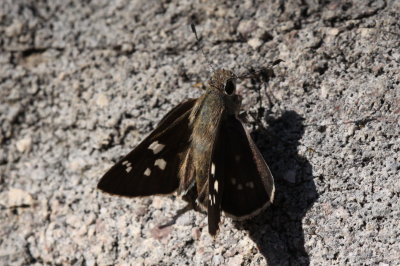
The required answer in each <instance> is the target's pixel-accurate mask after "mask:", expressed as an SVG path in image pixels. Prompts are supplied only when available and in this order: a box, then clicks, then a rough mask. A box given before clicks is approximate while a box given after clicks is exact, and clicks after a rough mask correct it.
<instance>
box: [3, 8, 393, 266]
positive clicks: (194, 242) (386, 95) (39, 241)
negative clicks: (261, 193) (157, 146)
mask: <svg viewBox="0 0 400 266" xmlns="http://www.w3.org/2000/svg"><path fill="white" fill-rule="evenodd" d="M399 14H400V1H395V0H387V1H383V0H382V1H364V0H358V1H357V0H353V1H352V0H348V1H340V0H337V1H312V0H305V1H294V0H293V1H292V0H290V1H278V0H276V1H236V2H233V1H232V2H229V1H227V2H226V3H223V2H222V1H175V0H172V1H152V0H151V1H146V0H143V1H140V0H139V1H124V0H118V1H104V0H103V1H97V0H95V1H68V0H67V1H61V0H57V1H28V0H19V1H11V0H3V1H1V4H0V49H1V52H0V143H1V152H0V235H1V237H0V264H2V265H26V264H36V265H42V264H60V265H61V264H62V265H68V264H73V265H82V264H83V265H110V264H119V265H121V264H131V265H159V264H162V265H265V264H268V265H346V264H347V265H381V266H384V265H398V264H399V263H400V219H399V218H400V212H399V211H400V204H399V197H400V182H399V170H400V157H399V152H400V140H399V132H400V125H399V116H400V84H399V82H400V49H399V47H400V30H399V25H400V24H399V21H400V15H399ZM191 22H194V23H196V24H197V30H198V32H199V34H200V35H201V38H202V43H201V44H202V47H204V52H205V53H206V54H207V57H208V58H209V60H211V61H212V62H213V64H214V65H215V66H216V67H219V68H222V67H224V68H229V69H233V70H234V71H236V72H238V73H239V72H242V71H245V70H246V69H248V68H251V67H253V68H259V67H263V66H268V65H271V63H272V62H274V61H275V60H277V59H281V60H283V61H282V62H280V63H279V64H278V65H276V66H274V72H275V77H274V78H273V79H271V81H270V82H269V83H268V84H266V85H265V84H257V83H255V84H252V82H251V81H250V80H247V81H243V82H241V83H239V84H238V86H239V93H240V94H241V95H242V96H243V97H244V98H245V100H244V104H243V109H245V110H246V111H247V112H248V113H249V114H251V113H255V112H256V111H257V108H258V104H257V102H258V100H257V99H258V93H257V91H256V90H253V87H258V88H259V89H261V96H262V104H263V106H264V107H265V113H264V114H263V116H262V120H261V122H262V123H263V124H264V127H265V128H264V129H261V128H260V127H258V126H257V125H256V124H255V123H254V122H253V121H252V119H249V122H250V123H249V129H251V130H252V134H253V137H254V139H255V140H256V142H257V144H258V146H259V148H260V150H261V151H262V153H263V155H264V157H265V160H266V161H267V163H268V164H269V165H270V168H271V171H272V173H273V174H274V176H275V180H276V189H277V190H276V200H275V203H274V205H273V206H272V207H271V208H269V209H268V210H266V211H265V212H263V213H262V214H261V215H259V216H257V217H256V218H254V219H252V220H250V221H247V222H244V223H234V222H232V221H231V220H230V219H229V218H224V219H223V223H222V224H221V231H220V232H219V234H218V235H217V237H216V238H215V239H214V238H212V237H210V236H209V235H208V233H207V220H206V216H205V215H203V214H201V213H195V212H193V211H191V212H188V213H186V214H185V215H183V216H182V217H181V218H179V219H178V220H177V223H176V224H175V225H173V226H171V227H167V228H165V229H163V230H159V229H157V226H158V225H159V224H162V223H163V222H165V221H168V220H169V219H170V217H172V216H173V215H174V214H175V213H176V211H177V210H178V209H179V208H181V207H183V206H184V202H183V201H182V200H181V199H179V198H176V197H175V196H168V197H149V198H139V199H126V198H119V197H112V196H109V195H106V194H103V193H101V192H100V191H97V190H96V184H97V182H98V180H99V179H100V177H101V176H102V174H104V172H105V171H106V170H107V169H108V168H109V167H110V166H111V165H112V164H113V162H115V161H116V160H118V159H119V158H120V157H121V156H122V155H124V154H126V153H127V152H129V151H130V150H131V149H132V148H134V147H135V146H136V145H137V144H138V143H139V141H140V140H141V139H143V138H144V137H145V136H146V134H148V133H149V132H150V131H151V130H152V129H154V127H155V126H156V124H157V122H158V121H160V119H161V118H162V116H163V115H164V114H165V113H166V112H167V111H169V110H170V109H171V108H172V107H173V106H175V105H176V104H177V103H179V102H180V101H182V100H183V99H185V98H187V97H195V96H198V95H200V94H201V93H202V91H201V90H200V89H199V88H198V87H199V86H195V84H197V83H199V82H206V80H207V78H208V77H209V74H210V73H209V66H208V64H207V62H206V60H205V58H204V57H203V56H202V54H201V52H199V49H198V46H196V43H195V38H194V36H193V34H192V33H191V31H190V28H189V26H188V25H189V24H190V23H191ZM267 96H268V97H267Z"/></svg>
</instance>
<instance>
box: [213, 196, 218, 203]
mask: <svg viewBox="0 0 400 266" xmlns="http://www.w3.org/2000/svg"><path fill="white" fill-rule="evenodd" d="M213 200H214V204H215V203H216V202H217V201H216V200H215V195H213Z"/></svg>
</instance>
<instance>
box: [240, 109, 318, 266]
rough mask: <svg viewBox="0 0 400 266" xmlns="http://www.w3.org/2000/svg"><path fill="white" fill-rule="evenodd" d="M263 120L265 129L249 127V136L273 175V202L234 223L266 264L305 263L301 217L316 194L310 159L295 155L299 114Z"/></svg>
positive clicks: (301, 131)
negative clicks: (249, 239)
mask: <svg viewBox="0 0 400 266" xmlns="http://www.w3.org/2000/svg"><path fill="white" fill-rule="evenodd" d="M267 123H268V125H269V126H268V128H267V129H263V130H260V129H258V130H255V131H253V132H252V137H253V139H254V140H255V142H256V143H257V146H258V147H259V149H260V151H261V153H262V154H263V156H264V159H265V161H266V162H267V164H268V165H269V167H270V170H271V172H272V174H273V176H274V180H275V189H276V190H275V199H274V203H273V205H272V206H270V207H269V208H267V209H266V210H265V211H264V212H263V213H261V214H260V215H258V216H256V217H254V218H253V219H250V220H248V221H245V222H236V223H235V225H236V227H237V228H239V229H244V230H247V231H249V233H250V237H251V238H252V240H253V241H254V242H255V243H256V244H257V246H258V248H259V250H260V251H261V253H262V254H263V256H264V257H265V258H266V260H267V262H268V264H269V265H309V264H310V261H309V256H308V254H307V251H306V250H305V247H304V232H303V228H302V219H303V217H304V215H305V214H306V212H307V210H308V209H310V208H311V206H312V205H313V203H314V202H315V201H316V199H317V198H318V194H317V192H316V188H315V184H314V180H313V175H312V167H311V165H310V163H309V162H308V161H307V159H305V158H304V157H301V156H299V155H298V146H299V140H300V139H301V137H302V135H303V134H304V125H303V118H302V117H301V116H300V115H299V114H297V113H296V112H294V111H287V112H284V113H283V114H282V116H281V117H279V118H277V119H267Z"/></svg>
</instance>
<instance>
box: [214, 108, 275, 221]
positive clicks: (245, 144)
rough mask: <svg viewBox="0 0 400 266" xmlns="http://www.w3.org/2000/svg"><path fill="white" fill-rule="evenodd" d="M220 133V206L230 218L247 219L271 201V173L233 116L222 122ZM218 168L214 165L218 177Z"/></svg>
mask: <svg viewBox="0 0 400 266" xmlns="http://www.w3.org/2000/svg"><path fill="white" fill-rule="evenodd" d="M220 134H221V136H222V137H223V138H224V145H223V147H222V151H221V154H222V156H223V158H224V161H223V167H224V169H223V173H222V174H223V175H224V184H223V186H224V191H223V194H222V202H221V208H222V210H223V211H224V212H225V213H226V214H227V215H228V216H230V217H232V218H236V219H239V220H240V219H247V218H250V217H252V216H254V215H256V214H258V213H259V212H260V211H262V210H263V209H265V208H266V207H267V206H269V205H270V204H271V203H272V201H273V198H274V191H275V187H274V180H273V177H272V174H271V172H270V170H269V169H268V166H267V164H266V163H265V161H264V158H263V157H262V155H261V153H260V151H259V150H258V148H257V146H256V145H255V144H254V141H253V140H252V138H251V137H250V134H249V133H248V132H247V131H246V129H245V128H244V126H243V124H242V122H241V121H240V120H238V119H237V118H236V117H235V116H230V117H228V118H227V119H225V120H224V121H222V124H221V132H220ZM218 168H219V166H218V164H216V173H217V177H218Z"/></svg>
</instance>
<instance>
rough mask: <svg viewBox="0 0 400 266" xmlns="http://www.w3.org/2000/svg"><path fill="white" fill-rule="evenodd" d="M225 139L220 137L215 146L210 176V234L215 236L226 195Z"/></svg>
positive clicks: (208, 209) (208, 211)
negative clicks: (224, 194) (223, 199)
mask: <svg viewBox="0 0 400 266" xmlns="http://www.w3.org/2000/svg"><path fill="white" fill-rule="evenodd" d="M224 147H225V139H224V136H223V135H222V134H219V135H218V138H217V142H216V144H215V148H214V152H213V156H212V161H211V168H210V175H209V179H208V184H207V185H208V203H207V204H208V205H207V215H208V232H209V233H210V234H211V235H215V234H216V233H217V231H218V228H219V222H220V219H221V200H222V195H223V193H224V191H223V188H224V177H225V167H224V160H225V158H224V150H223V148H224Z"/></svg>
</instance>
